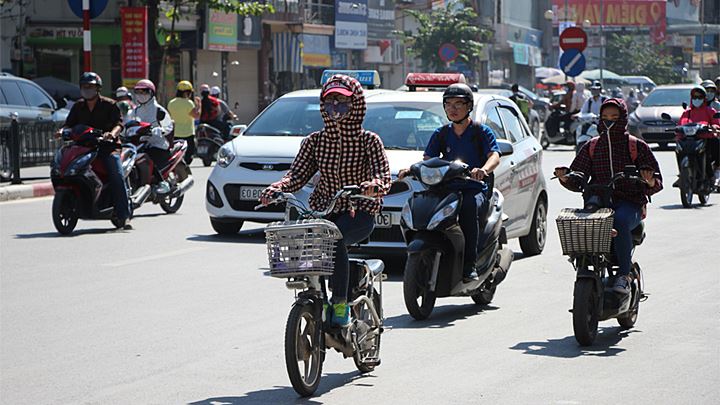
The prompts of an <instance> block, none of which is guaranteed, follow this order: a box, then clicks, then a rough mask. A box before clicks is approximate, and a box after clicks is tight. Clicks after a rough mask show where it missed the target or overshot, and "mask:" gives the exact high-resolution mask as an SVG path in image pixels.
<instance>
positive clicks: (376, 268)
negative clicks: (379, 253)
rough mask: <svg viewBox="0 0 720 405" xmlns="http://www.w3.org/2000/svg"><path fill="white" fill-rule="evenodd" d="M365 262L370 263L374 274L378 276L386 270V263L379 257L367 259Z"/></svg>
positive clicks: (369, 265)
mask: <svg viewBox="0 0 720 405" xmlns="http://www.w3.org/2000/svg"><path fill="white" fill-rule="evenodd" d="M365 264H367V265H368V267H369V268H370V271H371V272H372V274H373V276H377V275H378V274H380V273H382V272H383V271H384V270H385V263H384V262H383V261H382V260H379V259H368V260H365Z"/></svg>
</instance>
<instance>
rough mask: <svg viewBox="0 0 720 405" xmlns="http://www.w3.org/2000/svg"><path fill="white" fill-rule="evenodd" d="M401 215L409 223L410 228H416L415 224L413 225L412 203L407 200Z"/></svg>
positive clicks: (406, 223)
mask: <svg viewBox="0 0 720 405" xmlns="http://www.w3.org/2000/svg"><path fill="white" fill-rule="evenodd" d="M400 217H401V218H402V220H403V221H404V222H405V225H407V227H408V228H410V229H413V230H414V229H415V226H414V225H413V219H412V210H410V203H409V202H406V203H405V205H403V209H402V213H401V214H400Z"/></svg>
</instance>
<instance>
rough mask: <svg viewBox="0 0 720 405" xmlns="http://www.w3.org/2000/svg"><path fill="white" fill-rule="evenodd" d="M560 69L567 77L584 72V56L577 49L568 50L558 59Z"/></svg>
mask: <svg viewBox="0 0 720 405" xmlns="http://www.w3.org/2000/svg"><path fill="white" fill-rule="evenodd" d="M560 69H562V71H563V72H565V74H566V75H568V76H572V77H575V76H577V75H579V74H580V73H582V71H583V70H585V55H583V54H582V52H580V51H579V50H577V49H568V50H567V51H565V52H563V54H562V56H561V57H560Z"/></svg>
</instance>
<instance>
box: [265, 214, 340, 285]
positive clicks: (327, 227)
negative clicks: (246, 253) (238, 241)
mask: <svg viewBox="0 0 720 405" xmlns="http://www.w3.org/2000/svg"><path fill="white" fill-rule="evenodd" d="M339 239H342V233H341V232H340V230H339V229H338V228H337V226H336V225H335V224H334V223H332V222H330V221H328V220H325V219H308V220H300V221H289V222H273V223H271V224H269V225H268V226H266V227H265V240H266V242H267V252H268V263H269V264H270V275H271V276H272V277H278V278H289V277H303V276H330V275H332V274H333V270H334V267H335V244H336V243H337V241H338V240H339Z"/></svg>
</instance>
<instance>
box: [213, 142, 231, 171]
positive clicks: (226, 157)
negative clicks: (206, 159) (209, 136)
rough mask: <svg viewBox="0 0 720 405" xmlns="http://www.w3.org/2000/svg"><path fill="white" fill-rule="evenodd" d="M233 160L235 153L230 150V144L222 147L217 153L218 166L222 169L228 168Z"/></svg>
mask: <svg viewBox="0 0 720 405" xmlns="http://www.w3.org/2000/svg"><path fill="white" fill-rule="evenodd" d="M233 160H235V153H234V152H233V150H232V146H231V145H230V144H227V145H223V147H222V148H220V150H219V151H218V157H217V162H218V165H220V167H223V168H224V167H228V166H230V163H232V161H233Z"/></svg>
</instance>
